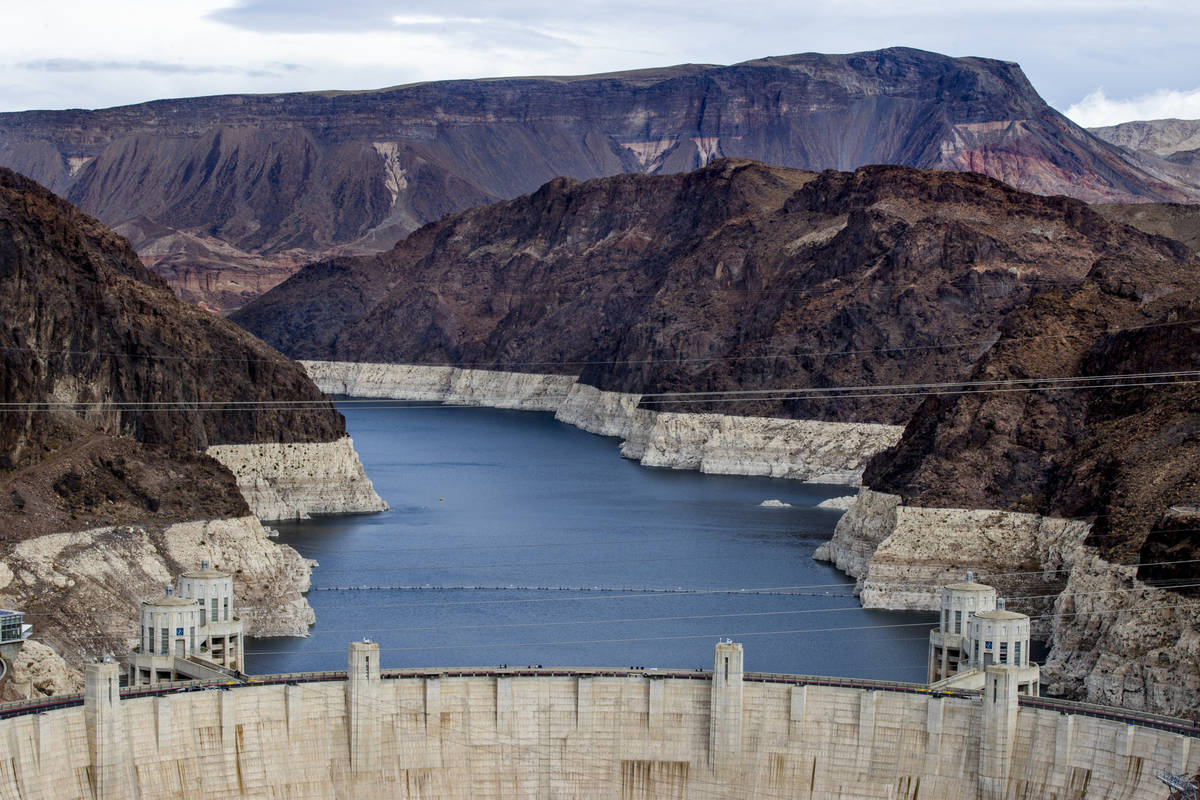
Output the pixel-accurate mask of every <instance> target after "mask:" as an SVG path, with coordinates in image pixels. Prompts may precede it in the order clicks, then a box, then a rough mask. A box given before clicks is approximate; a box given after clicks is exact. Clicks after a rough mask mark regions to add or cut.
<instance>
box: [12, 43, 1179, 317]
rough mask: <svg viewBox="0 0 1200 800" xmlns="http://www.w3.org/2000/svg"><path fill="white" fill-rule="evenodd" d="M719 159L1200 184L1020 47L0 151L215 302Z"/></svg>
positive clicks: (71, 131)
mask: <svg viewBox="0 0 1200 800" xmlns="http://www.w3.org/2000/svg"><path fill="white" fill-rule="evenodd" d="M719 157H738V158H750V159H755V160H758V161H762V162H766V163H769V164H776V165H780V166H788V167H795V168H801V169H809V170H823V169H839V170H849V169H854V168H856V167H859V166H862V165H866V164H880V163H890V164H902V165H908V166H914V167H921V168H936V169H952V170H971V171H976V172H981V173H985V174H988V175H991V176H993V177H996V178H999V179H1001V180H1004V181H1006V182H1008V183H1010V184H1012V185H1014V186H1017V187H1018V188H1021V189H1025V190H1028V191H1033V192H1038V193H1042V194H1066V195H1070V196H1074V197H1077V198H1080V199H1083V200H1085V201H1089V202H1094V201H1130V200H1138V201H1146V200H1154V201H1167V202H1187V201H1190V200H1193V199H1195V198H1196V197H1198V196H1200V189H1198V188H1197V185H1196V184H1195V183H1192V182H1189V181H1188V180H1186V179H1185V178H1183V177H1180V176H1178V175H1174V174H1168V173H1167V172H1164V171H1162V170H1159V169H1157V168H1148V167H1146V166H1145V165H1143V164H1142V163H1141V162H1140V161H1139V160H1138V159H1136V158H1134V157H1132V156H1130V154H1129V153H1127V152H1126V151H1124V150H1122V149H1120V148H1118V147H1115V146H1112V145H1110V144H1108V143H1106V142H1103V141H1101V140H1099V139H1097V138H1096V137H1095V136H1093V135H1091V134H1089V133H1088V132H1087V131H1085V130H1083V129H1081V128H1079V127H1078V126H1076V125H1074V124H1072V123H1071V122H1070V121H1068V120H1067V119H1066V118H1065V117H1063V116H1062V115H1061V114H1059V113H1057V112H1056V111H1054V110H1053V109H1051V108H1050V107H1049V106H1047V105H1046V103H1045V102H1044V101H1043V100H1042V99H1041V98H1040V97H1039V96H1038V95H1037V93H1036V92H1035V91H1034V89H1033V87H1032V86H1030V84H1029V82H1028V80H1027V79H1026V78H1025V76H1024V74H1023V73H1022V72H1021V70H1020V68H1019V67H1018V66H1017V65H1015V64H1012V63H1008V62H1002V61H994V60H988V59H980V58H950V57H947V56H942V55H938V54H934V53H927V52H922V51H918V50H911V49H905V48H893V49H888V50H880V51H876V52H865V53H856V54H851V55H821V54H813V53H809V54H802V55H793V56H783V57H777V58H766V59H760V60H756V61H748V62H745V63H741V64H735V65H732V66H712V65H692V64H689V65H682V66H676V67H669V68H664V69H651V70H643V71H636V72H625V73H614V74H608V75H591V76H582V77H548V78H505V79H493V80H476V81H448V82H440V83H424V84H417V85H411V86H400V87H395V88H390V89H384V90H378V91H368V92H326V93H305V94H289V95H273V96H226V97H203V98H193V99H187V100H164V101H158V102H153V103H146V104H142V105H137V106H128V107H122V108H113V109H107V110H101V111H81V110H74V111H36V112H34V111H31V112H21V113H9V114H0V164H3V165H6V166H9V167H12V168H13V169H16V170H18V171H20V172H23V173H25V174H27V175H29V176H31V177H33V178H35V179H36V180H38V181H40V182H42V183H44V184H46V185H47V186H49V187H51V188H52V189H54V190H55V191H57V192H59V193H60V194H63V195H65V196H66V197H67V198H69V199H70V200H71V201H72V202H74V203H76V204H77V205H78V206H80V207H81V208H83V209H84V210H85V211H88V212H89V213H92V214H94V215H96V216H98V217H99V218H100V219H102V220H104V221H105V222H107V223H109V224H111V225H113V226H115V227H116V228H117V229H118V230H119V231H121V232H122V233H125V234H127V235H128V236H129V237H130V238H131V240H132V241H133V242H134V245H135V247H137V249H138V251H139V253H141V254H142V257H143V259H144V260H145V261H146V263H148V264H150V265H152V266H153V267H154V268H155V269H156V270H158V271H160V272H161V273H162V274H164V275H167V276H168V278H169V280H170V281H171V283H172V285H173V286H174V287H175V288H176V289H177V290H178V291H180V292H181V294H182V295H183V296H184V297H186V298H189V299H193V300H204V301H207V302H209V303H210V304H212V305H214V306H218V307H221V308H224V309H232V308H235V307H237V306H238V305H240V304H242V303H244V302H245V300H247V299H249V298H250V297H252V296H254V295H256V294H257V293H258V292H260V291H261V290H262V289H264V288H266V287H268V286H269V285H272V284H273V283H275V282H277V281H278V280H281V279H282V278H283V277H285V276H286V275H287V274H289V273H290V272H291V271H294V270H295V269H296V268H297V267H298V265H299V264H300V263H302V262H304V261H305V260H310V259H315V258H317V257H328V256H331V255H336V254H353V253H366V252H372V251H381V250H385V249H387V248H388V247H390V246H391V245H392V244H393V243H395V242H396V241H397V240H398V239H399V238H401V237H402V236H403V235H405V234H407V233H409V232H411V231H413V230H415V229H416V228H418V227H420V226H421V225H423V224H425V223H427V222H430V221H434V220H437V219H439V218H440V217H442V216H443V215H445V214H447V213H451V212H457V211H462V210H464V209H466V208H469V207H471V206H474V205H477V204H480V203H484V202H489V201H495V200H499V199H504V198H512V197H516V196H519V195H521V194H523V193H526V192H530V191H533V190H534V189H536V188H537V187H538V186H540V185H541V184H543V183H545V182H546V181H548V180H550V179H552V178H554V177H558V176H567V177H570V178H573V179H589V178H594V177H601V176H608V175H614V174H618V173H626V172H636V173H650V174H667V173H676V172H686V171H689V170H692V169H695V168H697V167H701V166H704V165H705V164H707V163H709V162H710V161H712V160H713V159H716V158H719Z"/></svg>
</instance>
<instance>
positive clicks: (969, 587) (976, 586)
mask: <svg viewBox="0 0 1200 800" xmlns="http://www.w3.org/2000/svg"><path fill="white" fill-rule="evenodd" d="M946 588H947V589H950V590H952V591H955V592H994V591H996V590H995V589H994V588H992V587H991V586H988V585H987V584H986V583H950V584H947V585H946Z"/></svg>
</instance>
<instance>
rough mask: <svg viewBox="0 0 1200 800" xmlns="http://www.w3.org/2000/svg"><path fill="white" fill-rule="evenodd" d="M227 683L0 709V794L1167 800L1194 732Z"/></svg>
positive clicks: (1068, 711) (690, 676) (375, 685)
mask: <svg viewBox="0 0 1200 800" xmlns="http://www.w3.org/2000/svg"><path fill="white" fill-rule="evenodd" d="M379 659H380V650H379V646H378V644H376V643H374V642H368V641H364V642H355V643H352V644H351V645H350V647H349V658H348V663H347V669H346V671H345V672H333V673H310V674H293V675H277V676H264V677H262V678H260V679H257V680H255V679H252V680H251V682H249V683H245V684H238V685H220V686H211V685H210V686H203V685H196V684H189V685H170V684H167V685H160V686H158V687H132V688H129V689H123V688H122V687H121V686H120V682H119V678H120V667H119V665H118V664H117V663H115V662H111V663H99V664H92V665H89V666H88V668H87V674H86V690H85V692H84V696H83V697H73V698H56V699H53V700H50V701H42V702H41V703H28V702H27V703H25V704H23V705H18V704H10V705H8V706H5V707H2V708H0V717H2V719H0V798H3V799H4V800H8V799H9V798H12V799H13V800H17V798H23V799H25V800H35V799H36V800H67V799H68V798H78V799H79V800H117V799H118V798H121V799H123V798H142V800H159V799H162V800H167V799H168V798H170V799H171V800H184V799H185V798H193V797H198V796H199V797H205V798H210V799H213V800H224V799H225V798H228V799H230V800H232V799H233V798H289V799H292V800H300V799H301V798H363V799H364V800H365V799H366V798H410V799H412V800H416V799H417V798H442V799H448V800H455V799H457V798H461V799H462V800H468V799H469V798H475V799H482V800H492V799H494V800H502V799H503V800H508V799H509V798H513V799H515V798H521V799H522V800H525V799H527V800H552V799H556V798H622V800H626V799H627V800H635V799H644V800H651V799H652V798H654V799H656V800H657V799H659V798H680V799H682V798H693V800H709V799H710V798H712V799H713V800H715V799H716V798H747V799H751V798H763V800H769V799H772V798H804V800H812V799H815V798H880V800H883V799H884V798H904V799H905V800H963V799H964V798H980V800H1002V799H1004V800H1008V799H1011V800H1018V799H1019V798H1021V799H1024V798H1060V799H1061V800H1068V799H1069V798H1084V797H1086V798H1091V799H1096V800H1098V799H1099V798H1111V800H1117V799H1118V798H1120V799H1121V800H1133V799H1139V798H1146V800H1150V798H1154V799H1155V800H1161V799H1162V798H1165V797H1166V796H1167V792H1166V787H1164V786H1163V784H1162V783H1160V782H1159V780H1158V779H1157V778H1156V777H1155V773H1157V772H1163V771H1169V772H1173V773H1182V774H1188V775H1190V774H1192V772H1194V771H1195V770H1196V769H1197V767H1198V766H1200V764H1198V762H1200V747H1198V746H1197V744H1196V737H1197V735H1198V734H1200V731H1197V730H1196V729H1194V728H1193V727H1192V725H1191V723H1188V722H1185V721H1182V720H1173V719H1169V718H1164V717H1155V716H1153V715H1146V714H1134V713H1133V712H1127V711H1124V710H1121V709H1113V708H1102V707H1096V706H1087V705H1083V704H1078V703H1071V702H1066V701H1057V700H1049V699H1046V698H1038V697H1026V696H1019V695H1018V693H1017V670H1018V668H1017V667H1013V666H1006V665H991V666H988V667H987V669H986V680H985V681H984V686H983V688H982V689H981V690H973V691H967V690H955V691H933V690H930V688H929V687H926V686H923V685H920V684H902V683H889V682H883V681H864V680H845V679H836V678H814V677H807V676H796V675H774V674H763V673H745V672H743V670H742V664H743V651H742V646H741V645H740V644H738V643H735V642H730V641H727V640H723V641H720V642H718V643H717V644H716V645H715V648H714V655H713V668H712V669H711V670H702V671H701V670H697V671H682V672H681V671H662V670H647V669H625V670H606V669H578V668H545V669H543V668H538V667H528V668H525V667H520V668H507V667H506V668H480V669H469V668H460V669H453V670H445V671H436V670H432V671H431V670H412V669H409V670H384V669H381V665H380V660H379Z"/></svg>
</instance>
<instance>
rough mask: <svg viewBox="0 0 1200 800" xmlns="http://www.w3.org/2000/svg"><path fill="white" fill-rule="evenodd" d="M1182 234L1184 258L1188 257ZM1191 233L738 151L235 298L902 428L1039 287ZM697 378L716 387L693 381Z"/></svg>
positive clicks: (975, 180)
mask: <svg viewBox="0 0 1200 800" xmlns="http://www.w3.org/2000/svg"><path fill="white" fill-rule="evenodd" d="M1177 251H1178V252H1177ZM1185 253H1186V249H1185V248H1183V247H1182V246H1181V245H1179V244H1178V243H1174V244H1172V243H1170V242H1167V241H1166V240H1164V239H1156V238H1154V237H1152V236H1148V235H1145V234H1142V233H1139V232H1138V231H1135V230H1132V229H1130V228H1127V227H1125V226H1122V225H1114V224H1110V223H1108V222H1106V221H1105V220H1104V219H1103V218H1102V217H1100V216H1098V215H1096V214H1095V213H1093V212H1091V211H1090V210H1088V208H1087V207H1086V206H1084V205H1083V204H1082V203H1079V202H1077V201H1072V200H1068V199H1066V198H1062V197H1054V198H1047V197H1040V196H1037V195H1032V194H1028V193H1024V192H1018V191H1016V190H1014V189H1012V188H1010V187H1007V186H1005V185H1003V184H1001V183H999V182H997V181H994V180H991V179H988V178H985V177H983V176H979V175H972V174H962V173H949V172H922V171H918V170H912V169H908V168H904V167H865V168H862V169H860V170H857V171H856V172H853V173H838V172H827V173H822V174H820V175H815V174H813V173H808V172H801V171H796V170H787V169H781V168H772V167H765V166H763V165H761V164H756V163H753V162H744V161H733V160H722V161H718V162H714V163H713V164H711V165H709V166H708V167H705V168H704V169H701V170H697V171H696V172H693V173H688V174H684V175H669V176H647V175H622V176H617V177H614V178H605V179H598V180H594V181H588V182H585V183H577V182H574V181H569V180H566V179H556V180H554V181H551V182H550V183H548V184H546V185H545V186H543V187H542V188H540V189H539V190H538V191H537V192H535V193H533V194H531V195H526V196H524V197H520V198H517V199H516V200H512V201H507V202H504V203H498V204H494V205H491V206H486V207H482V208H477V209H472V210H471V211H468V212H465V213H463V214H459V215H455V216H451V217H448V218H446V219H444V220H442V221H440V222H437V223H433V224H431V225H429V226H426V227H425V228H422V229H421V230H420V231H417V232H416V233H414V234H413V235H412V236H410V237H409V238H408V239H406V240H405V241H404V242H401V243H400V244H398V245H397V246H396V247H395V248H393V249H392V250H391V251H389V252H387V253H384V254H381V255H378V256H372V257H365V258H358V259H350V258H339V259H334V260H332V261H327V262H322V263H318V264H314V265H312V266H310V267H308V268H306V269H305V270H303V271H302V272H301V273H299V274H298V275H296V276H295V277H293V278H292V279H289V280H288V281H287V282H285V283H283V284H281V285H280V286H278V287H276V288H275V289H273V290H272V291H270V292H268V293H267V294H266V295H264V296H263V297H262V298H260V299H259V300H257V301H256V302H254V303H252V304H251V305H249V306H247V307H246V308H244V309H242V310H241V311H239V312H238V313H236V314H235V315H234V316H233V319H234V320H235V321H237V322H238V323H239V324H241V325H243V326H245V327H246V328H247V329H248V330H250V331H251V332H253V333H255V334H257V335H259V336H261V337H262V338H263V339H264V340H266V341H267V342H269V343H271V344H273V345H274V346H276V347H278V348H279V349H280V350H282V351H283V352H285V353H288V354H289V355H292V356H294V357H298V358H305V359H310V360H327V361H358V362H374V363H392V364H417V365H454V366H458V367H463V368H479V369H489V370H500V371H510V372H511V371H519V372H535V373H556V374H562V375H567V376H571V377H576V376H578V377H579V378H580V382H581V383H583V384H586V385H588V386H593V387H595V388H597V389H600V390H603V391H608V392H619V393H626V394H638V395H642V399H641V405H642V406H643V407H645V408H647V409H652V410H655V411H673V412H720V413H722V414H731V415H738V416H765V417H782V418H791V419H821V420H825V421H831V422H873V423H882V424H903V423H904V422H906V421H907V420H908V419H909V417H910V416H911V415H912V413H913V412H914V411H915V409H916V408H917V406H918V404H919V402H920V397H919V396H917V395H916V394H915V393H914V392H912V391H907V392H886V391H885V392H876V391H872V390H864V391H858V392H838V393H836V394H837V395H838V396H836V397H835V396H833V394H834V393H832V392H831V391H830V389H832V388H836V387H854V386H872V385H889V384H913V383H921V382H937V381H944V380H946V379H948V378H954V377H958V376H962V375H965V374H967V373H968V372H969V371H970V369H971V365H972V364H973V363H974V362H975V361H976V360H977V359H978V358H979V357H980V355H981V354H982V353H984V352H986V351H987V349H988V348H989V346H990V345H991V344H992V343H993V342H994V341H995V340H996V339H997V338H998V337H999V336H1000V335H1001V325H1002V322H1003V320H1004V319H1005V318H1006V317H1007V316H1008V315H1009V314H1011V313H1013V312H1014V311H1015V310H1016V309H1019V308H1022V307H1024V306H1025V305H1026V304H1027V303H1029V302H1030V300H1031V298H1034V297H1036V296H1039V295H1041V294H1043V293H1045V292H1046V291H1048V290H1050V289H1053V288H1054V287H1056V286H1059V285H1066V286H1071V285H1075V284H1077V283H1079V282H1081V281H1083V280H1085V278H1086V277H1087V275H1088V274H1089V272H1090V271H1091V270H1092V269H1093V266H1094V265H1095V264H1096V263H1097V262H1098V261H1103V260H1105V259H1113V258H1118V257H1119V258H1121V259H1124V260H1127V261H1128V262H1129V263H1131V264H1140V263H1142V262H1146V263H1157V262H1158V261H1159V260H1164V259H1165V260H1166V262H1167V263H1170V264H1176V263H1179V260H1180V259H1184V260H1186V256H1185V255H1183V254H1185ZM696 393H711V394H707V395H697V394H696Z"/></svg>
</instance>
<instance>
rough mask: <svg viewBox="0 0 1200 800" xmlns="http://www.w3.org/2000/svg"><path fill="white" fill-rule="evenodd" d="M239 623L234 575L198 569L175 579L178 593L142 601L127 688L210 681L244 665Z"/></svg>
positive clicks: (205, 564)
mask: <svg viewBox="0 0 1200 800" xmlns="http://www.w3.org/2000/svg"><path fill="white" fill-rule="evenodd" d="M242 637H243V630H242V621H241V619H239V618H238V616H237V614H236V608H235V607H234V595H233V576H232V575H230V574H229V573H226V572H220V571H218V570H214V569H211V568H210V567H209V564H208V561H206V560H205V561H201V562H200V569H199V570H195V571H192V572H185V573H184V574H183V575H181V576H180V577H179V584H178V591H176V587H175V586H167V588H166V592H165V594H164V595H163V596H162V597H159V598H157V599H154V600H144V601H142V609H141V628H140V637H139V640H138V645H137V647H135V648H134V649H133V653H132V654H131V655H130V658H129V682H130V684H131V685H132V684H155V683H159V682H160V681H173V680H186V679H190V678H212V677H214V676H215V675H221V674H224V673H230V674H236V673H237V672H238V671H239V670H240V669H241V666H242V658H241V649H242Z"/></svg>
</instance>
